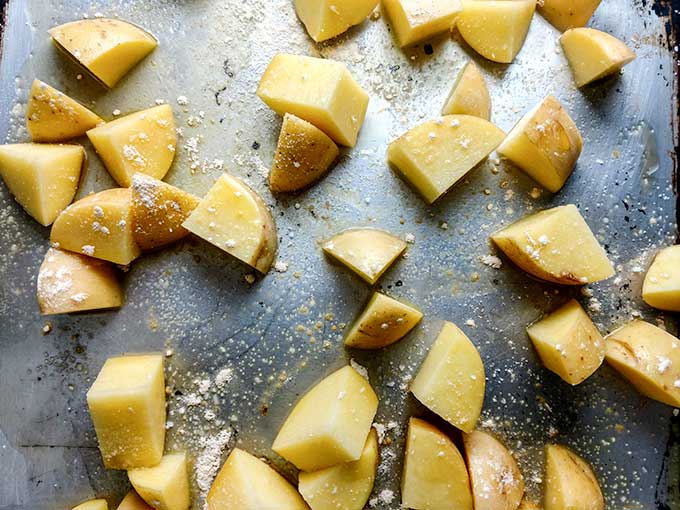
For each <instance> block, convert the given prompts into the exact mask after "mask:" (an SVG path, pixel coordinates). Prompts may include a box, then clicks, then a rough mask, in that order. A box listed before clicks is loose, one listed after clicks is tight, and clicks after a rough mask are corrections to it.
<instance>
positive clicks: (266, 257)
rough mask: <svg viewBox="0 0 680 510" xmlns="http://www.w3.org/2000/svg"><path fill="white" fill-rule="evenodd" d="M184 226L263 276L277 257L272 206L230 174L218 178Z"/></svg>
mask: <svg viewBox="0 0 680 510" xmlns="http://www.w3.org/2000/svg"><path fill="white" fill-rule="evenodd" d="M182 226H183V227H184V228H185V229H187V230H188V231H190V232H193V233H194V234H196V235H197V236H198V237H200V238H202V239H205V240H206V241H208V242H209V243H211V244H214V245H215V246H217V247H218V248H221V249H222V250H224V251H226V252H227V253H229V254H230V255H232V256H234V257H236V258H237V259H239V260H241V261H243V262H245V263H246V264H248V265H249V266H251V267H253V268H255V269H257V270H258V271H260V272H261V273H262V274H266V273H267V271H269V268H270V267H271V265H272V262H274V257H276V248H277V245H278V240H277V238H276V225H275V224H274V218H273V217H272V213H271V211H270V210H269V207H267V204H265V203H264V201H263V200H262V199H261V198H260V196H259V195H258V194H257V193H255V192H254V191H253V190H252V189H251V188H250V187H249V186H247V185H246V184H245V183H244V182H243V181H241V180H240V179H237V178H236V177H233V176H231V175H227V174H222V177H220V178H219V179H217V181H216V182H215V184H214V185H213V187H212V188H210V191H208V194H207V195H206V196H205V197H204V198H203V200H201V202H200V203H199V204H198V207H196V209H194V211H193V212H192V213H191V214H190V215H189V217H188V218H187V219H186V220H185V221H184V223H183V224H182Z"/></svg>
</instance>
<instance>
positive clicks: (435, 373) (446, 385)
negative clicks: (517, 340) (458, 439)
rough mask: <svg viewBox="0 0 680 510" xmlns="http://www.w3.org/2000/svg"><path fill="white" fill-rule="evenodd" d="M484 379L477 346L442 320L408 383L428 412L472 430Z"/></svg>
mask: <svg viewBox="0 0 680 510" xmlns="http://www.w3.org/2000/svg"><path fill="white" fill-rule="evenodd" d="M485 386H486V380H485V375H484V364H483V363H482V359H481V358H480V357H479V353H478V352H477V349H476V348H475V346H474V345H473V344H472V342H471V341H470V340H469V339H468V337H466V336H465V334H464V333H463V332H462V331H461V330H460V329H458V327H457V326H456V325H455V324H452V323H451V322H445V323H444V327H443V328H442V330H441V332H440V333H439V336H438V337H437V339H436V340H435V341H434V344H432V347H431V348H430V352H429V353H428V354H427V357H426V358H425V361H424V362H423V364H422V365H421V366H420V369H419V370H418V374H417V375H416V378H415V379H414V380H413V383H412V384H411V392H412V393H413V394H414V395H415V397H416V398H417V399H418V400H420V401H421V402H422V403H423V404H424V405H425V406H427V407H428V408H429V409H430V410H431V411H434V412H435V413H437V414H438V415H439V416H441V417H442V418H444V419H445V420H446V421H448V422H449V423H450V424H451V425H453V426H454V427H458V428H459V429H461V430H462V431H463V432H468V433H469V432H472V430H473V429H474V428H475V424H476V423H477V419H478V418H479V414H480V413H481V412H482V404H483V403H484V389H485Z"/></svg>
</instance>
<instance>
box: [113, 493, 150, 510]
mask: <svg viewBox="0 0 680 510" xmlns="http://www.w3.org/2000/svg"><path fill="white" fill-rule="evenodd" d="M152 508H153V507H151V506H149V505H148V504H147V503H146V501H144V500H143V499H142V498H140V497H139V494H137V493H136V492H135V491H134V490H131V491H130V492H128V493H127V494H126V495H125V497H124V498H123V501H121V502H120V505H118V508H117V509H116V510H152Z"/></svg>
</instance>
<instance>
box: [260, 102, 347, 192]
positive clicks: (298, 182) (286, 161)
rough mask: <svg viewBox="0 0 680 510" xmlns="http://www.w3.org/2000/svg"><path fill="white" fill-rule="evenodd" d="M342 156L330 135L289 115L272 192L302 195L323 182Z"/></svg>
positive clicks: (272, 174) (274, 169)
mask: <svg viewBox="0 0 680 510" xmlns="http://www.w3.org/2000/svg"><path fill="white" fill-rule="evenodd" d="M338 154H340V151H339V150H338V146H337V145H335V142H333V140H331V139H330V138H329V137H328V136H327V135H326V133H324V132H323V131H321V130H320V129H319V128H317V127H316V126H314V125H313V124H310V123H309V122H307V121H306V120H302V119H300V118H298V117H296V116H295V115H292V114H290V113H286V114H285V115H284V116H283V125H282V126H281V134H280V135H279V143H278V145H277V146H276V154H274V164H273V165H272V170H271V172H270V174H269V188H270V189H271V190H272V191H276V192H283V193H290V192H293V191H300V190H302V189H304V188H306V187H308V186H310V185H312V184H314V183H315V182H316V181H318V180H319V179H321V177H323V175H324V174H325V173H326V172H327V171H328V169H329V168H330V166H331V164H332V163H333V161H335V159H336V158H337V157H338Z"/></svg>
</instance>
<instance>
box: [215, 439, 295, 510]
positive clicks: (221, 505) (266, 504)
mask: <svg viewBox="0 0 680 510" xmlns="http://www.w3.org/2000/svg"><path fill="white" fill-rule="evenodd" d="M232 509H233V510H237V509H238V510H263V509H267V510H306V509H307V505H306V504H305V502H304V500H303V499H302V497H301V496H300V494H299V493H298V491H296V490H295V488H294V487H293V486H292V485H291V484H290V483H288V480H286V479H285V478H284V477H282V476H281V475H280V474H278V473H277V472H276V471H274V470H273V469H272V468H271V467H269V466H268V465H267V464H265V463H264V462H262V461H261V460H260V459H257V458H255V457H253V456H252V455H250V454H249V453H246V452H244V451H243V450H240V449H238V448H234V450H233V451H232V452H231V454H230V455H229V457H228V458H227V460H226V461H225V463H224V465H223V466H222V469H220V472H219V473H218V474H217V477H216V478H215V481H214V482H213V484H212V487H210V492H209V493H208V498H207V510H232Z"/></svg>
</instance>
